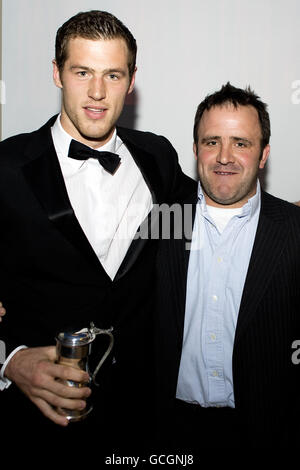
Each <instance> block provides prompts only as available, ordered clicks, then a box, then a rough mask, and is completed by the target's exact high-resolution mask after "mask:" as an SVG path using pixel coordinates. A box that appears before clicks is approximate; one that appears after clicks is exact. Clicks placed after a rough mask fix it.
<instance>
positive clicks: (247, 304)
mask: <svg viewBox="0 0 300 470" xmlns="http://www.w3.org/2000/svg"><path fill="white" fill-rule="evenodd" d="M283 220H284V219H283V218H282V215H281V211H280V207H279V205H278V206H277V204H274V201H273V200H271V199H269V197H268V195H267V194H265V193H262V200H261V214H260V218H259V222H258V227H257V232H256V236H255V241H254V245H253V250H252V254H251V259H250V263H249V268H248V272H247V276H246V281H245V286H244V290H243V295H242V299H241V304H240V310H239V315H238V322H237V328H236V334H235V343H236V342H238V341H239V339H240V337H241V336H242V334H243V332H244V331H245V330H246V328H247V326H248V324H249V322H250V321H251V319H252V318H253V316H254V315H255V314H256V309H257V306H258V304H259V302H260V301H261V299H262V298H263V295H264V293H265V290H266V289H267V287H268V284H269V282H270V280H271V278H272V275H273V273H274V271H275V270H276V266H277V263H278V261H279V259H280V255H281V253H282V250H283V249H284V246H285V243H286V240H287V237H286V228H285V225H284V223H283Z"/></svg>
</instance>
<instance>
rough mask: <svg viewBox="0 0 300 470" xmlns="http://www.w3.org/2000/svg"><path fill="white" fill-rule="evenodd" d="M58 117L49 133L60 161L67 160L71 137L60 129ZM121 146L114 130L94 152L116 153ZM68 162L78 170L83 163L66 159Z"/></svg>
mask: <svg viewBox="0 0 300 470" xmlns="http://www.w3.org/2000/svg"><path fill="white" fill-rule="evenodd" d="M60 116H61V114H59V116H58V117H57V119H56V121H55V123H54V124H53V126H52V128H51V132H52V137H53V142H54V146H55V149H56V151H57V154H58V158H59V159H60V160H61V159H63V160H65V159H67V158H68V153H69V147H70V143H71V140H72V139H73V137H72V136H70V134H68V133H67V132H66V131H65V130H64V128H63V127H62V125H61V122H60ZM74 140H76V139H74ZM121 145H122V141H121V139H120V138H119V137H118V136H117V131H116V129H115V130H114V133H113V135H112V137H111V138H110V139H109V141H108V142H106V144H104V145H102V146H101V147H98V148H96V149H95V150H101V151H102V150H103V151H106V152H113V153H117V150H118V149H119V148H120V146H121ZM70 161H71V162H72V164H73V165H74V167H78V168H79V167H81V166H82V165H83V163H85V162H82V161H79V160H75V159H71V158H68V163H70Z"/></svg>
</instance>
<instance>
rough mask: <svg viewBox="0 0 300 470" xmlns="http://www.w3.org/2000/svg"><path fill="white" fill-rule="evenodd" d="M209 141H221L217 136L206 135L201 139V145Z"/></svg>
mask: <svg viewBox="0 0 300 470" xmlns="http://www.w3.org/2000/svg"><path fill="white" fill-rule="evenodd" d="M209 140H221V137H220V136H219V135H208V136H207V137H203V139H201V144H205V143H206V142H208V141H209Z"/></svg>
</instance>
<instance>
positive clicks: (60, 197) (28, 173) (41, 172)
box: [23, 119, 101, 269]
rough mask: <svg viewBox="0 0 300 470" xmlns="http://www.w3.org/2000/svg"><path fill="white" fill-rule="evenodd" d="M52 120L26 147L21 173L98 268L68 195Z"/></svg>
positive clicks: (51, 216)
mask: <svg viewBox="0 0 300 470" xmlns="http://www.w3.org/2000/svg"><path fill="white" fill-rule="evenodd" d="M52 122H53V119H52V120H50V121H49V123H47V124H46V125H45V126H44V127H43V128H41V129H40V130H39V131H37V132H36V134H35V136H34V139H33V142H32V143H31V144H30V147H28V148H27V149H26V151H25V154H26V160H27V162H26V163H25V165H24V166H23V174H24V176H25V178H26V180H27V183H28V184H29V185H30V187H31V189H32V191H33V192H34V194H35V196H36V198H37V199H38V201H39V202H40V204H41V206H42V207H43V209H44V211H45V212H46V214H47V216H48V219H49V220H50V221H51V222H52V223H53V224H54V225H55V227H56V228H57V229H58V230H59V231H60V232H61V233H62V235H63V236H64V237H65V238H66V239H68V240H69V242H71V243H72V244H73V245H74V246H75V247H76V248H77V249H78V250H79V251H80V252H82V253H84V255H85V256H86V257H87V258H88V259H89V260H90V262H91V263H92V264H93V265H94V266H95V267H98V269H99V267H100V266H101V264H100V262H99V260H98V258H97V256H96V254H95V252H94V251H93V249H92V247H91V245H90V243H89V242H88V240H87V238H86V236H85V234H84V232H83V230H82V229H81V226H80V224H79V222H78V220H77V218H76V216H75V214H74V211H73V208H72V206H71V203H70V200H69V197H68V193H67V190H66V186H65V183H64V179H63V175H62V172H61V168H60V165H59V162H58V158H57V156H56V152H55V148H54V145H53V141H52V137H51V131H50V125H51V124H52ZM49 124H50V125H49ZM41 143H42V145H41Z"/></svg>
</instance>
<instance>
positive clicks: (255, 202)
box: [198, 179, 261, 218]
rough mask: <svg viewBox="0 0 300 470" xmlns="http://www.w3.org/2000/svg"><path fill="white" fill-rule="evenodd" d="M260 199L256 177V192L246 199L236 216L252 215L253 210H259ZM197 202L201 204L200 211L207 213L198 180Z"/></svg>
mask: <svg viewBox="0 0 300 470" xmlns="http://www.w3.org/2000/svg"><path fill="white" fill-rule="evenodd" d="M260 199H261V189H260V183H259V180H258V179H257V185H256V193H255V194H254V196H252V197H251V198H250V199H248V201H247V202H246V204H244V205H243V210H242V212H241V213H240V214H239V215H238V217H245V216H248V218H250V217H252V216H253V215H254V214H255V212H256V211H257V210H259V208H260ZM198 204H200V205H201V209H202V213H203V214H207V207H206V201H205V197H204V193H203V190H202V187H201V183H200V181H199V183H198Z"/></svg>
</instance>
